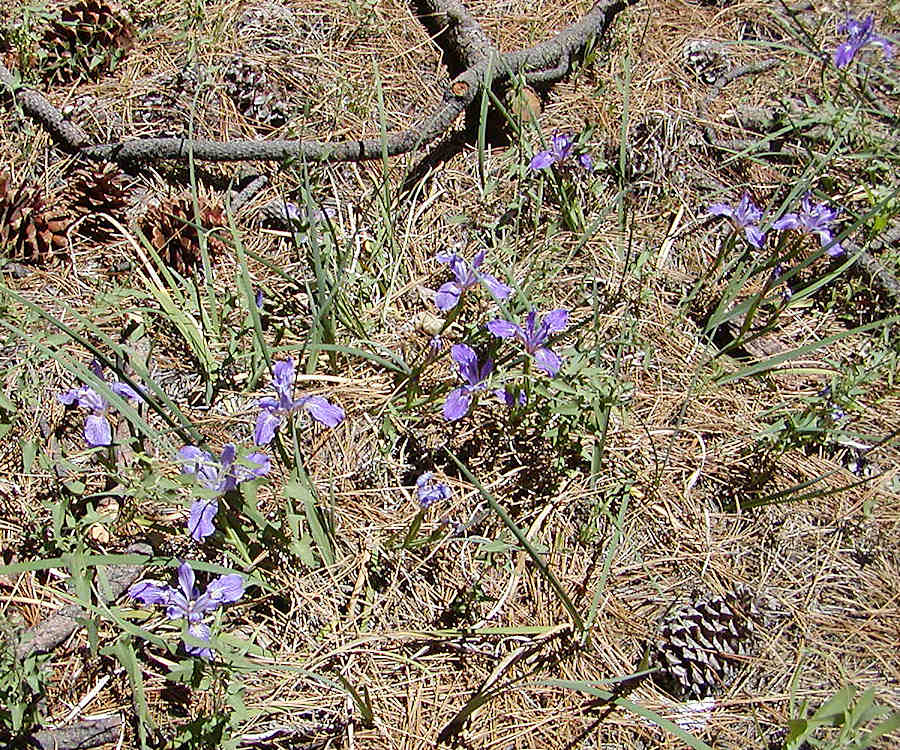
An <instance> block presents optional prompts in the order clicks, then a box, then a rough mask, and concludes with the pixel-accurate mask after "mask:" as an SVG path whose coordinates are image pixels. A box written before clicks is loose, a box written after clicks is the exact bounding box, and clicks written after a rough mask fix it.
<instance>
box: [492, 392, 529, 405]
mask: <svg viewBox="0 0 900 750" xmlns="http://www.w3.org/2000/svg"><path fill="white" fill-rule="evenodd" d="M494 395H495V396H496V397H497V398H498V399H499V400H500V401H501V402H503V403H504V404H506V405H507V406H508V407H509V408H510V409H512V407H514V406H516V404H518V405H519V406H525V403H526V402H527V401H528V397H527V396H526V395H525V391H521V390H520V391H519V396H518V398H517V397H516V396H515V394H514V393H513V392H512V391H510V390H507V389H506V388H497V390H495V391H494Z"/></svg>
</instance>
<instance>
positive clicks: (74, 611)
mask: <svg viewBox="0 0 900 750" xmlns="http://www.w3.org/2000/svg"><path fill="white" fill-rule="evenodd" d="M126 554H129V555H152V554H153V550H151V549H150V547H149V546H148V545H146V544H140V543H138V544H132V545H131V546H130V547H128V549H127V550H126ZM102 570H103V573H104V574H105V576H106V579H107V580H108V581H109V587H108V588H106V587H102V586H98V589H99V592H100V596H101V597H102V598H103V599H104V601H108V602H109V601H114V600H115V599H117V598H118V597H120V596H121V595H122V594H123V593H124V592H125V590H126V589H127V588H128V587H129V586H130V585H131V584H132V583H134V582H135V581H136V580H137V579H138V576H140V574H141V571H142V570H143V568H142V567H141V566H140V565H105V566H103V569H102ZM98 583H99V581H98ZM89 616H90V615H89V613H88V612H87V611H86V610H85V609H84V608H83V607H81V606H80V605H78V604H69V605H67V606H65V607H62V608H61V609H59V610H57V612H56V613H55V614H52V615H50V617H48V618H47V619H46V620H44V621H43V622H40V623H38V624H37V625H35V626H34V627H33V628H31V629H30V630H27V631H25V633H23V634H22V637H21V639H20V642H19V645H18V646H17V647H16V656H17V657H18V658H19V659H24V658H26V657H28V656H30V655H31V654H33V653H35V652H38V651H52V650H53V649H54V648H56V647H57V646H58V645H59V644H60V643H62V642H63V641H64V640H65V639H66V638H68V637H69V636H70V635H71V634H72V633H73V632H74V631H75V629H76V628H77V627H78V620H79V619H80V618H84V617H89Z"/></svg>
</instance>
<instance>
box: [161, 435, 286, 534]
mask: <svg viewBox="0 0 900 750" xmlns="http://www.w3.org/2000/svg"><path fill="white" fill-rule="evenodd" d="M178 458H179V460H180V461H181V463H182V466H181V471H182V473H184V474H193V475H194V477H195V478H196V479H197V482H199V483H200V486H201V487H203V488H204V489H206V490H209V491H210V492H212V493H214V497H206V498H200V499H198V500H195V501H194V503H193V504H192V505H191V510H190V515H189V517H188V531H189V532H190V535H191V538H192V539H193V540H194V541H196V542H199V541H202V540H203V539H205V538H206V537H208V536H209V535H210V534H212V533H213V532H214V531H215V530H216V526H215V523H214V519H215V517H216V513H218V512H219V502H218V500H217V499H216V498H217V496H219V495H224V494H225V493H226V492H230V491H231V490H233V489H235V488H236V487H237V486H238V485H239V484H240V483H241V482H246V481H247V480H249V479H258V478H259V477H264V476H265V475H266V474H268V473H269V468H270V464H269V457H268V456H267V455H266V454H265V453H250V454H249V455H248V456H247V457H246V458H245V459H244V462H246V465H245V463H243V462H242V463H238V462H237V461H236V458H237V454H236V451H235V448H234V444H233V443H227V444H226V445H225V446H224V447H223V448H222V455H221V456H220V457H219V458H218V459H217V458H215V457H214V456H213V455H212V454H211V453H207V452H206V451H204V450H201V449H200V448H197V447H196V446H193V445H186V446H184V447H183V448H182V449H181V450H179V451H178Z"/></svg>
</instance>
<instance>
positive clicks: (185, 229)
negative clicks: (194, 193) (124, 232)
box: [139, 196, 226, 276]
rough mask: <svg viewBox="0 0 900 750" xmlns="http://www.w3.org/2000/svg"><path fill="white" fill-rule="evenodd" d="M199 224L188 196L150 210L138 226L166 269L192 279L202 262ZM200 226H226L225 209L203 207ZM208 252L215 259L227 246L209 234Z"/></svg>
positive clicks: (213, 227)
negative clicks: (223, 213) (223, 212)
mask: <svg viewBox="0 0 900 750" xmlns="http://www.w3.org/2000/svg"><path fill="white" fill-rule="evenodd" d="M196 224H197V222H196V221H195V219H194V203H193V200H192V199H191V197H190V196H185V197H181V198H173V199H170V200H168V201H166V202H164V203H163V204H162V205H160V206H157V207H156V208H153V209H151V210H150V211H148V212H147V215H146V216H144V218H143V219H142V220H141V221H140V222H139V227H140V230H141V232H143V234H144V236H145V237H147V239H148V240H149V241H150V243H151V244H152V245H153V248H154V249H155V250H156V252H157V253H158V254H159V257H160V259H161V260H162V262H163V263H165V265H166V266H168V267H169V268H171V269H172V270H174V271H176V272H177V273H178V274H179V275H181V276H190V275H192V274H193V273H194V272H195V271H196V270H197V269H198V268H200V267H201V266H202V263H203V261H202V255H201V253H200V238H199V234H198V232H197V226H196ZM199 224H200V225H201V226H202V227H203V228H204V229H207V230H209V229H215V228H217V227H224V226H225V225H226V224H225V220H224V218H223V215H222V210H221V209H220V208H217V207H212V206H201V207H200V221H199ZM207 250H208V252H209V254H210V257H214V256H216V255H220V254H221V253H222V252H224V250H225V245H224V244H223V243H222V241H221V240H219V239H217V238H216V237H215V235H214V234H209V235H207Z"/></svg>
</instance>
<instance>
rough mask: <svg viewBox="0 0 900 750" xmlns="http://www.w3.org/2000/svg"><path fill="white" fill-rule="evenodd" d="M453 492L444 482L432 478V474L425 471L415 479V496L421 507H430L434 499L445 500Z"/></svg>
mask: <svg viewBox="0 0 900 750" xmlns="http://www.w3.org/2000/svg"><path fill="white" fill-rule="evenodd" d="M452 494H453V493H452V492H451V491H450V488H449V487H448V486H447V485H446V484H441V483H440V482H436V481H435V480H434V475H433V474H432V473H431V472H430V471H426V472H425V473H424V474H422V476H420V477H419V478H418V479H417V480H416V496H417V498H418V500H419V505H421V506H422V507H423V508H429V507H431V504H432V503H434V502H435V501H436V500H446V499H447V498H449V497H450V495H452Z"/></svg>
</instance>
